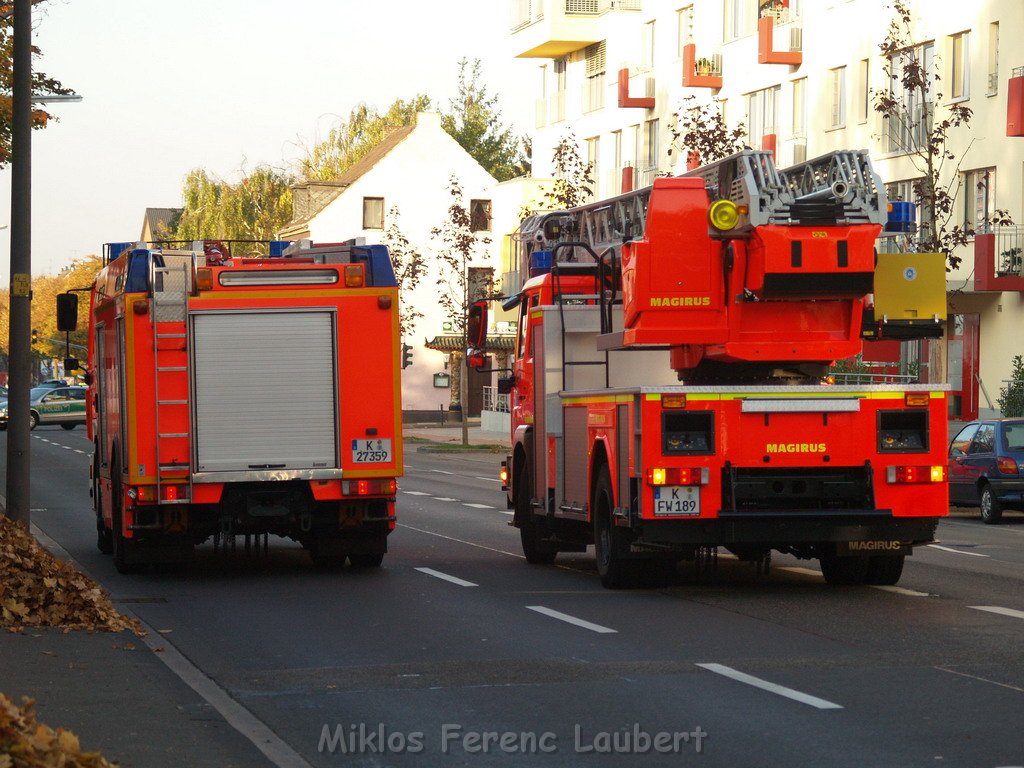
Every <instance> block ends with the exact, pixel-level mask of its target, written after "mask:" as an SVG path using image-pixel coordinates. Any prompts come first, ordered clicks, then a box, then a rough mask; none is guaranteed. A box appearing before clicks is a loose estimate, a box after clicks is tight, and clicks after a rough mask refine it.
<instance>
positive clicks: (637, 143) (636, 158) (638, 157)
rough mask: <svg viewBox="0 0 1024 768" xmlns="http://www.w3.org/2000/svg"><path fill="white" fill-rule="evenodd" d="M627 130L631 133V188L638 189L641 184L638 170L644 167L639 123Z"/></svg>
mask: <svg viewBox="0 0 1024 768" xmlns="http://www.w3.org/2000/svg"><path fill="white" fill-rule="evenodd" d="M629 132H630V133H631V134H632V135H633V174H634V177H633V188H634V189H638V188H639V187H641V186H643V185H642V184H640V172H641V171H642V170H643V167H644V139H643V134H642V133H640V125H639V124H637V125H634V126H632V127H631V128H630V129H629Z"/></svg>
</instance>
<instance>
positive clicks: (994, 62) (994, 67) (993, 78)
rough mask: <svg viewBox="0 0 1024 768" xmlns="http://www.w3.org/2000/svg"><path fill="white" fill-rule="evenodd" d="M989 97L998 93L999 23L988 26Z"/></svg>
mask: <svg viewBox="0 0 1024 768" xmlns="http://www.w3.org/2000/svg"><path fill="white" fill-rule="evenodd" d="M987 93H988V95H989V96H994V95H995V94H997V93H999V22H998V21H995V22H993V23H991V24H989V25H988V91H987Z"/></svg>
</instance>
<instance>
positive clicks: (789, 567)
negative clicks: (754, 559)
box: [779, 565, 821, 578]
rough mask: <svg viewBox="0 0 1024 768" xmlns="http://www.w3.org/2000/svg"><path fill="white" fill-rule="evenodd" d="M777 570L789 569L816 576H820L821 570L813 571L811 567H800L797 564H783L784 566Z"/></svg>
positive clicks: (793, 571)
mask: <svg viewBox="0 0 1024 768" xmlns="http://www.w3.org/2000/svg"><path fill="white" fill-rule="evenodd" d="M779 570H780V571H789V572H790V573H799V574H801V575H803V576H817V577H818V578H821V571H815V570H813V569H811V568H801V567H800V566H798V565H794V566H785V567H784V568H779Z"/></svg>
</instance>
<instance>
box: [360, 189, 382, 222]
mask: <svg viewBox="0 0 1024 768" xmlns="http://www.w3.org/2000/svg"><path fill="white" fill-rule="evenodd" d="M363 229H384V198H383V197H364V198H363Z"/></svg>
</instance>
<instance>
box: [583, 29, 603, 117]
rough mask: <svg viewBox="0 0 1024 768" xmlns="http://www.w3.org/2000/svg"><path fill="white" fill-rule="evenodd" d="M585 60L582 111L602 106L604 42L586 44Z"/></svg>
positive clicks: (590, 110) (594, 109)
mask: <svg viewBox="0 0 1024 768" xmlns="http://www.w3.org/2000/svg"><path fill="white" fill-rule="evenodd" d="M584 58H585V60H586V70H585V72H584V74H585V80H584V83H583V111H584V112H594V111H596V110H598V109H603V108H604V74H605V67H606V63H605V61H606V56H605V43H604V41H603V40H602V41H601V42H600V43H594V44H593V45H588V46H587V47H586V48H585V49H584Z"/></svg>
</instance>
